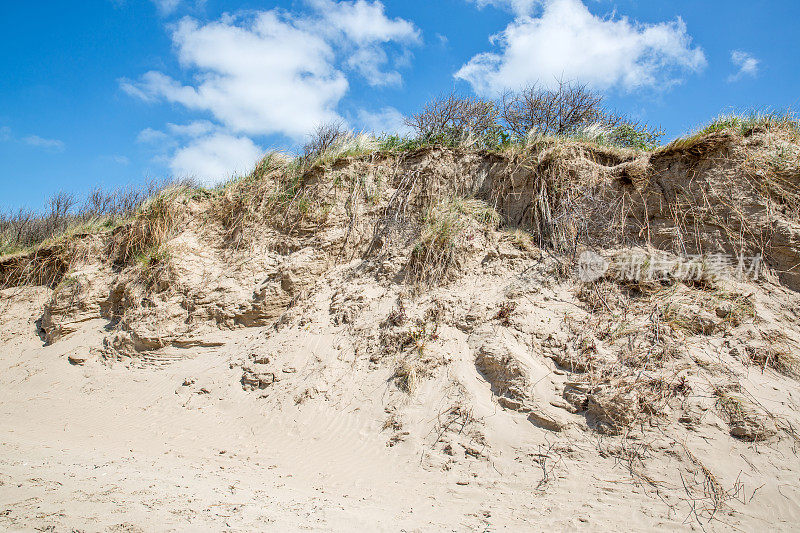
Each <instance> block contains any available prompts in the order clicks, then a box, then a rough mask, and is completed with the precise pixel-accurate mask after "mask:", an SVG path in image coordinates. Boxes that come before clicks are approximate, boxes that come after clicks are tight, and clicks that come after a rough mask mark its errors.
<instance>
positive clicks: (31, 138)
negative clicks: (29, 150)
mask: <svg viewBox="0 0 800 533" xmlns="http://www.w3.org/2000/svg"><path fill="white" fill-rule="evenodd" d="M21 141H22V142H24V143H25V144H27V145H28V146H35V147H37V148H44V149H45V150H51V151H53V152H62V151H63V150H64V142H63V141H59V140H58V139H45V138H43V137H39V136H38V135H28V136H27V137H23V138H22V139H21Z"/></svg>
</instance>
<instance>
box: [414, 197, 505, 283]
mask: <svg viewBox="0 0 800 533" xmlns="http://www.w3.org/2000/svg"><path fill="white" fill-rule="evenodd" d="M499 224H500V215H499V214H498V213H497V211H495V210H494V209H493V208H492V207H490V206H489V205H487V204H486V203H485V202H483V201H481V200H475V199H465V198H455V197H450V198H445V199H442V200H439V201H438V202H436V203H435V204H433V205H432V206H430V207H429V208H428V209H426V211H425V212H424V214H423V216H422V224H421V229H420V233H419V237H418V239H417V242H416V244H415V246H414V248H413V250H412V252H411V259H410V261H409V264H408V269H407V272H408V275H409V277H410V278H411V279H412V280H413V281H415V282H423V283H438V282H441V281H444V280H446V279H447V278H448V277H449V275H450V274H451V272H452V270H453V269H454V267H456V265H457V264H458V262H459V259H460V256H461V255H462V254H463V253H464V248H465V247H466V245H467V241H468V240H469V239H470V238H474V232H475V231H492V230H495V229H496V228H497V226H498V225H499Z"/></svg>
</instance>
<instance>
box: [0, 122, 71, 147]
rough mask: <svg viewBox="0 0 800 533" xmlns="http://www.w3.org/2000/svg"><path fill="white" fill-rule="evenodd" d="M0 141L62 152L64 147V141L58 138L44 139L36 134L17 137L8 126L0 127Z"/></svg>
mask: <svg viewBox="0 0 800 533" xmlns="http://www.w3.org/2000/svg"><path fill="white" fill-rule="evenodd" d="M0 142H15V143H22V144H27V145H28V146H33V147H35V148H42V149H44V150H47V151H50V152H63V151H64V148H66V145H65V144H64V141H59V140H58V139H45V138H44V137H39V136H38V135H27V136H25V137H22V138H18V137H16V136H15V135H14V133H13V132H12V131H11V128H9V127H8V126H2V127H0Z"/></svg>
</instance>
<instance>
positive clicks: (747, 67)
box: [728, 50, 761, 81]
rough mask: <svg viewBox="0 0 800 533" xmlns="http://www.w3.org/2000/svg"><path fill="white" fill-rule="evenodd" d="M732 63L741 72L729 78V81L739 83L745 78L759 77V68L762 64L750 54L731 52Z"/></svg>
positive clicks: (740, 51) (739, 51)
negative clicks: (738, 81)
mask: <svg viewBox="0 0 800 533" xmlns="http://www.w3.org/2000/svg"><path fill="white" fill-rule="evenodd" d="M731 63H733V64H734V65H735V66H736V67H737V68H738V69H739V71H738V72H737V73H736V74H732V75H731V76H730V77H728V81H737V80H740V79H742V78H743V77H744V76H751V77H756V76H757V75H758V66H759V64H760V63H761V62H760V61H759V60H758V59H756V58H755V57H753V56H752V55H751V54H749V53H748V52H744V51H742V50H733V51H732V52H731Z"/></svg>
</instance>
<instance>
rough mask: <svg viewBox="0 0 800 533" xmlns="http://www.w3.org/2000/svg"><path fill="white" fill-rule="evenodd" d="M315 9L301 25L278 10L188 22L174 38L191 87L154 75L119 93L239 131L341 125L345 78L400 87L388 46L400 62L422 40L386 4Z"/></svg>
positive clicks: (326, 3) (124, 83) (325, 1)
mask: <svg viewBox="0 0 800 533" xmlns="http://www.w3.org/2000/svg"><path fill="white" fill-rule="evenodd" d="M309 3H310V6H311V8H312V12H311V14H309V15H307V16H304V17H296V16H293V15H291V14H289V13H286V12H283V11H279V10H277V9H276V10H270V11H261V12H257V13H255V14H248V15H242V16H226V17H223V18H222V19H221V20H219V21H217V22H212V23H209V24H200V23H199V22H198V21H196V20H193V19H190V18H185V19H183V20H181V21H180V22H179V23H178V24H177V25H176V26H175V29H174V31H173V33H172V40H173V42H174V44H175V48H176V50H177V52H178V58H179V60H180V63H181V65H182V66H183V67H184V68H185V69H186V70H189V71H191V72H192V73H193V74H194V77H195V80H196V81H195V83H193V84H188V85H187V84H183V83H181V82H179V81H177V80H175V79H173V78H171V77H169V76H167V75H165V74H163V73H161V72H156V71H151V72H148V73H146V74H145V75H144V76H142V77H141V78H140V79H139V80H137V81H131V80H121V87H122V89H123V90H124V91H126V92H127V93H128V94H130V95H132V96H134V97H137V98H140V99H142V100H145V101H150V102H154V101H162V100H163V101H168V102H173V103H178V104H181V105H183V106H185V107H187V108H189V109H193V110H197V111H205V112H210V113H211V114H212V115H213V116H214V118H215V119H216V120H218V121H219V122H221V123H222V124H223V125H224V126H225V127H226V128H228V130H230V131H231V132H234V133H244V134H248V135H269V134H275V133H279V134H284V135H288V136H290V137H293V138H296V139H299V138H301V137H302V135H303V134H304V133H306V132H308V131H309V130H310V129H312V128H313V127H314V126H315V125H316V124H319V123H320V122H327V121H334V120H340V119H341V117H340V115H339V114H338V112H337V111H336V109H337V106H338V104H339V102H340V100H341V99H342V98H343V97H344V95H345V93H346V92H347V90H348V88H349V81H348V76H347V74H346V72H345V71H351V72H355V73H357V74H359V75H360V76H362V77H363V78H364V79H365V80H366V81H367V82H368V83H369V84H371V85H376V86H379V85H396V84H399V83H400V82H401V80H402V77H401V76H400V73H399V72H398V71H397V70H396V69H395V68H392V67H393V66H396V65H395V64H393V63H392V61H391V59H390V57H389V54H388V52H387V48H389V47H388V46H387V45H389V44H391V45H393V46H395V47H397V49H396V50H395V49H392V51H397V52H398V54H397V55H398V58H399V59H398V61H399V60H402V58H403V57H404V55H403V54H402V51H403V50H404V49H405V47H407V46H409V45H412V44H416V43H418V42H419V40H420V36H419V31H418V30H417V29H416V28H415V27H414V26H413V24H411V23H410V22H407V21H405V20H403V19H390V18H389V17H387V16H386V14H385V12H384V6H383V4H381V3H380V2H367V1H364V0H358V1H354V2H338V3H335V2H332V1H330V0H311V1H310V2H309ZM398 61H395V63H398Z"/></svg>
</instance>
